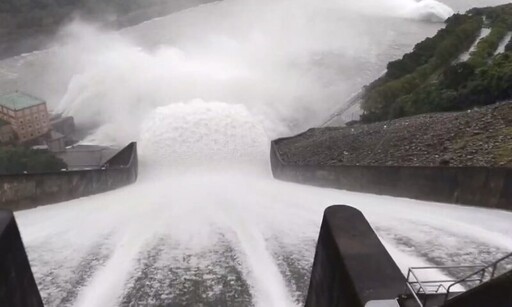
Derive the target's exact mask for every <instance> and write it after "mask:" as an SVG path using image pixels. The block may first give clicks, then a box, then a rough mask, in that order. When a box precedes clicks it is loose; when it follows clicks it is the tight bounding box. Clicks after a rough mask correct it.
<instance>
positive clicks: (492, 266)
mask: <svg viewBox="0 0 512 307" xmlns="http://www.w3.org/2000/svg"><path fill="white" fill-rule="evenodd" d="M508 259H512V253H510V254H508V255H505V256H503V257H501V258H500V259H498V260H496V261H494V262H493V263H491V264H489V265H487V266H485V267H484V268H482V269H480V270H478V271H476V272H473V273H471V274H469V275H467V276H466V277H463V278H460V279H458V280H456V281H455V282H454V283H452V284H451V285H450V286H448V288H447V289H446V295H445V298H444V302H445V303H446V301H447V300H448V299H449V295H450V290H451V288H452V287H453V286H455V285H459V284H461V283H466V282H467V280H469V279H470V278H472V277H473V276H476V275H478V274H482V279H481V280H480V283H479V284H481V283H482V282H483V277H485V274H486V273H487V271H488V270H490V271H491V273H490V275H489V279H488V280H491V279H493V278H494V277H495V275H496V269H497V268H498V265H499V264H500V263H502V262H503V261H505V260H508Z"/></svg>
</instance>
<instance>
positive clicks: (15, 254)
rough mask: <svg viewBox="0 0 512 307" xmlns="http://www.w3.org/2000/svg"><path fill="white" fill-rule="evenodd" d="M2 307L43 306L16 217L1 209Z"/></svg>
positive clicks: (0, 297)
mask: <svg viewBox="0 0 512 307" xmlns="http://www.w3.org/2000/svg"><path fill="white" fill-rule="evenodd" d="M0 306H5V307H42V306H43V302H42V300H41V296H40V295H39V291H38V289H37V285H36V282H35V280H34V276H33V275H32V270H31V268H30V264H29V262H28V258H27V254H26V252H25V248H24V247H23V242H22V241H21V236H20V232H19V230H18V226H17V225H16V221H15V220H14V216H13V214H12V212H10V211H7V210H1V209H0Z"/></svg>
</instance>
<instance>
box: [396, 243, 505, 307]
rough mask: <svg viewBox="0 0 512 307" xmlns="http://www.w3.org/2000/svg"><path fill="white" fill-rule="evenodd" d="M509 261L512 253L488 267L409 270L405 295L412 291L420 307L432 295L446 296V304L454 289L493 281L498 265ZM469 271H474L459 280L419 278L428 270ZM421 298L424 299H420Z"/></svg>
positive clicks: (440, 267)
mask: <svg viewBox="0 0 512 307" xmlns="http://www.w3.org/2000/svg"><path fill="white" fill-rule="evenodd" d="M508 259H511V260H512V253H510V254H508V255H505V256H503V257H501V258H500V259H498V260H496V261H494V262H492V263H491V264H488V265H458V266H428V267H412V268H409V270H408V272H407V280H406V287H405V293H407V292H408V291H410V292H411V294H412V296H413V298H414V299H415V300H416V302H417V303H418V305H419V306H420V307H424V306H425V305H426V304H427V300H428V296H429V295H432V294H444V303H446V301H448V300H449V299H450V298H451V297H450V294H454V292H453V289H454V287H455V286H467V285H471V284H473V287H476V286H478V285H480V284H482V283H484V282H485V281H488V280H491V279H493V278H494V277H495V275H496V272H497V268H498V265H499V264H500V263H502V262H503V261H505V260H508ZM469 269H471V270H473V272H472V273H470V274H468V275H466V276H464V277H463V278H459V279H456V278H448V279H433V280H429V279H420V278H419V277H420V276H419V275H420V272H424V271H428V270H436V271H453V270H469ZM486 277H487V278H486ZM464 288H465V287H464ZM465 290H466V289H465ZM421 296H422V298H420V297H421ZM452 297H453V296H452Z"/></svg>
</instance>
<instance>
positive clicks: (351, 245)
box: [306, 206, 405, 307]
mask: <svg viewBox="0 0 512 307" xmlns="http://www.w3.org/2000/svg"><path fill="white" fill-rule="evenodd" d="M404 287H405V278H404V276H403V274H402V273H401V271H400V269H399V268H398V266H397V265H396V264H395V262H394V260H393V259H392V258H391V256H390V255H389V253H388V252H387V250H386V249H385V248H384V246H383V245H382V243H381V242H380V240H379V238H378V237H377V235H376V234H375V232H374V231H373V229H372V227H371V226H370V224H369V223H368V221H367V220H366V218H365V217H364V216H363V214H362V213H361V212H360V211H358V210H357V209H355V208H352V207H348V206H332V207H329V208H327V209H326V210H325V213H324V217H323V222H322V226H321V229H320V236H319V238H318V244H317V248H316V253H315V260H314V263H313V271H312V274H311V281H310V285H309V291H308V296H307V299H306V307H363V306H371V305H373V306H393V304H394V306H398V305H396V304H397V303H396V300H395V299H396V298H397V297H398V296H399V295H400V294H401V293H403V291H404ZM376 301H380V302H376ZM383 301H386V302H385V303H384V302H383ZM366 304H368V305H366ZM382 304H387V305H382ZM390 304H392V305H390Z"/></svg>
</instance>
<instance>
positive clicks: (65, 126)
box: [50, 115, 75, 138]
mask: <svg viewBox="0 0 512 307" xmlns="http://www.w3.org/2000/svg"><path fill="white" fill-rule="evenodd" d="M50 125H51V129H52V130H53V131H57V132H59V133H61V134H63V135H65V136H66V137H68V138H70V137H71V136H72V135H73V133H75V120H74V119H73V117H72V116H64V117H62V116H60V115H59V116H56V117H55V118H52V119H51V120H50Z"/></svg>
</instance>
